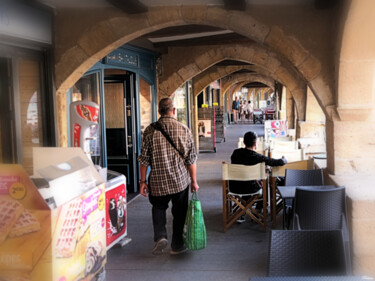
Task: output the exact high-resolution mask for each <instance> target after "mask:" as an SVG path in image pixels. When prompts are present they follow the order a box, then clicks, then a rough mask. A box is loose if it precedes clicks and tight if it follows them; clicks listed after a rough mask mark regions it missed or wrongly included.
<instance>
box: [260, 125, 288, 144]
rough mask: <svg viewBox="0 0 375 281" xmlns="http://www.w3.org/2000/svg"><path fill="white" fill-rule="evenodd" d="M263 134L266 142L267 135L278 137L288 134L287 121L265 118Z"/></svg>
mask: <svg viewBox="0 0 375 281" xmlns="http://www.w3.org/2000/svg"><path fill="white" fill-rule="evenodd" d="M264 135H265V138H266V142H268V137H270V138H279V137H286V136H288V121H287V120H267V121H265V122H264Z"/></svg>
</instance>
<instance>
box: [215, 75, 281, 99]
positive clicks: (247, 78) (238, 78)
mask: <svg viewBox="0 0 375 281" xmlns="http://www.w3.org/2000/svg"><path fill="white" fill-rule="evenodd" d="M225 80H226V81H223V84H222V86H221V87H222V94H224V93H226V92H227V91H228V89H229V87H230V86H232V85H235V84H239V83H242V82H244V83H245V84H246V83H251V82H260V83H263V84H265V85H267V86H268V87H270V88H272V89H274V86H275V80H273V79H272V78H270V77H266V76H262V75H259V74H253V73H245V74H235V75H233V76H232V77H231V79H225Z"/></svg>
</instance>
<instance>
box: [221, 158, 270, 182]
mask: <svg viewBox="0 0 375 281" xmlns="http://www.w3.org/2000/svg"><path fill="white" fill-rule="evenodd" d="M266 178H267V174H266V166H265V164H264V163H259V164H257V165H253V166H246V165H237V164H228V163H225V162H223V164H222V179H223V180H236V181H251V180H264V179H266Z"/></svg>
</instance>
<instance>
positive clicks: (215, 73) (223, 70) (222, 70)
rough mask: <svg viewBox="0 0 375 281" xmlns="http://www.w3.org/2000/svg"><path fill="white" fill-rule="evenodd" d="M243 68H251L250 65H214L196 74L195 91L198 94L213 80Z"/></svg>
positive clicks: (194, 80)
mask: <svg viewBox="0 0 375 281" xmlns="http://www.w3.org/2000/svg"><path fill="white" fill-rule="evenodd" d="M241 69H249V66H243V65H241V66H216V65H215V66H212V67H210V68H209V69H207V70H206V71H203V72H202V73H200V74H198V75H196V76H195V77H194V78H193V93H194V95H195V96H196V95H198V94H199V93H201V92H202V91H203V90H204V89H205V88H206V87H207V86H208V85H210V84H211V83H212V82H213V81H216V80H219V79H221V78H223V77H225V76H228V75H230V74H232V73H233V72H236V71H239V70H241Z"/></svg>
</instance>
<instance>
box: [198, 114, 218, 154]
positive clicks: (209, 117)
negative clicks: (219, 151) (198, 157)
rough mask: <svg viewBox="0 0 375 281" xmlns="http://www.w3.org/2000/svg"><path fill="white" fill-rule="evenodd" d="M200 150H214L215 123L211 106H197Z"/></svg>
mask: <svg viewBox="0 0 375 281" xmlns="http://www.w3.org/2000/svg"><path fill="white" fill-rule="evenodd" d="M198 136H199V151H200V152H205V151H207V152H216V124H215V113H214V109H213V108H198Z"/></svg>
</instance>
